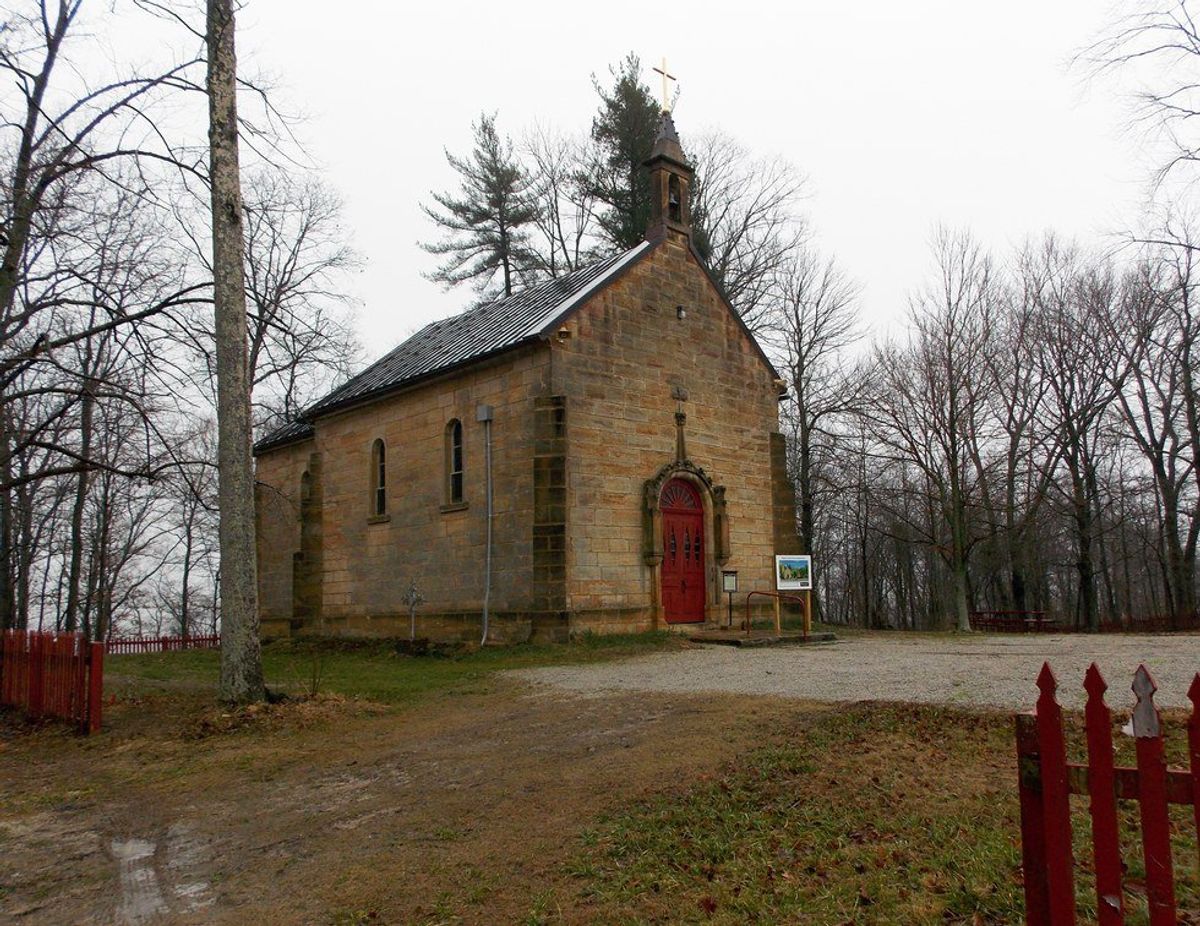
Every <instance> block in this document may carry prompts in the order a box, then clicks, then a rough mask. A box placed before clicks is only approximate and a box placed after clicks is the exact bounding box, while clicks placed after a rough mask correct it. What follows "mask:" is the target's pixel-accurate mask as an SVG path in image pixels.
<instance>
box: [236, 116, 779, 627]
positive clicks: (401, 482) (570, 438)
mask: <svg viewBox="0 0 1200 926" xmlns="http://www.w3.org/2000/svg"><path fill="white" fill-rule="evenodd" d="M646 168H647V170H648V171H649V172H650V177H651V188H652V196H653V198H652V217H651V221H650V225H649V228H648V230H647V233H646V238H645V240H644V241H643V242H642V243H640V244H639V245H638V246H637V247H635V248H632V249H631V250H628V251H625V252H624V253H621V254H615V255H613V256H611V257H608V258H605V259H603V260H600V261H598V262H597V263H595V264H593V265H591V266H588V267H585V268H583V269H580V270H577V271H575V272H574V273H571V274H568V275H566V276H562V277H559V278H557V279H553V280H549V281H547V282H545V283H541V284H539V285H536V286H532V287H530V288H528V289H526V290H524V291H521V292H518V293H515V294H514V295H512V296H510V297H508V298H505V299H501V300H498V301H496V302H493V303H490V304H488V305H484V306H482V307H479V308H476V309H472V310H470V311H467V312H464V313H463V314H461V315H456V316H454V317H452V318H448V319H445V320H443V321H438V322H434V323H432V324H430V325H428V326H426V327H425V328H424V329H422V330H421V331H419V332H417V333H416V334H415V335H413V336H412V337H411V338H409V339H408V340H407V341H405V342H404V343H403V344H401V345H400V346H399V347H397V348H395V349H394V350H393V351H392V352H391V353H389V354H387V355H386V356H384V357H383V358H382V359H381V360H379V361H378V362H376V363H375V364H373V365H372V366H370V367H368V368H367V369H366V370H364V371H363V372H362V373H360V374H358V375H357V376H354V377H353V378H351V379H350V380H349V381H348V382H346V383H345V384H343V385H342V386H340V387H339V388H337V389H335V390H334V391H333V392H331V393H329V394H328V395H327V396H325V397H324V398H323V399H321V400H320V401H318V402H316V403H315V404H314V405H312V406H311V407H310V408H309V409H307V410H306V411H305V412H304V414H303V415H302V416H301V417H300V418H298V419H297V420H296V421H294V422H292V423H291V424H289V425H287V426H285V427H283V428H281V429H280V430H278V431H276V432H275V433H273V434H270V435H268V436H267V437H266V438H264V439H263V440H261V441H260V442H259V443H258V444H257V445H256V446H255V456H256V464H257V482H258V487H257V530H258V581H259V604H260V609H261V618H262V632H263V635H264V636H267V637H279V636H288V635H306V634H312V635H344V636H407V635H408V634H409V632H410V608H409V605H410V601H411V599H410V597H409V594H408V592H409V589H410V587H412V586H413V585H415V587H416V590H417V591H418V592H419V604H417V606H416V608H415V614H416V632H417V635H418V636H422V637H432V638H435V639H436V638H442V639H445V638H463V639H479V638H480V634H481V630H482V627H483V625H484V621H485V620H486V621H487V628H488V638H489V639H492V640H521V639H528V638H531V637H533V638H539V639H565V638H566V637H567V636H568V635H570V634H574V633H578V632H582V631H589V630H590V631H596V632H601V633H605V632H632V631H640V630H646V629H650V628H664V627H672V626H675V625H696V624H703V623H705V622H707V623H709V624H716V623H724V621H725V618H726V611H725V602H726V598H725V597H724V596H723V594H722V592H721V570H722V569H736V570H738V573H739V586H740V592H739V596H738V605H739V608H741V607H742V606H743V605H742V602H744V600H745V597H744V595H745V593H746V592H748V591H754V590H760V591H770V590H772V589H773V588H774V584H773V565H774V555H775V554H776V553H796V552H800V550H799V540H798V537H797V535H796V528H795V525H796V518H795V508H794V495H793V489H792V485H791V483H790V482H789V480H788V476H787V471H786V464H785V452H784V439H783V435H782V434H781V433H780V432H779V421H778V401H779V399H780V395H781V389H782V388H783V382H782V381H781V380H780V378H779V376H778V374H777V373H776V371H775V370H774V368H773V367H772V366H771V362H770V361H769V360H768V359H767V356H766V355H765V354H764V353H763V350H762V348H761V347H760V346H759V345H758V343H757V342H756V341H755V339H754V337H753V336H752V335H751V333H750V331H749V330H748V329H747V328H746V326H745V325H744V324H743V323H742V321H741V319H740V318H739V316H738V313H737V312H736V311H735V310H734V307H733V306H731V305H730V304H729V302H728V301H727V300H726V298H725V297H724V296H723V295H722V293H721V290H720V288H719V287H718V285H717V284H716V282H715V281H714V279H713V278H712V277H711V276H710V274H709V273H708V271H707V270H706V269H705V266H704V263H703V261H702V260H701V258H700V257H699V256H698V254H697V252H696V249H695V247H694V246H693V242H692V235H691V227H690V215H689V200H688V189H689V186H690V184H691V181H692V176H693V172H692V168H691V167H690V166H689V164H688V161H687V159H686V157H685V155H684V152H683V149H682V147H681V146H680V143H679V138H678V136H677V134H676V130H675V126H674V123H673V120H672V117H671V115H670V113H669V112H664V113H663V115H662V123H661V127H660V130H659V134H658V138H657V140H656V142H655V145H654V148H653V151H652V153H651V156H650V158H649V159H648V160H647V161H646ZM761 600H763V601H767V599H761ZM767 606H768V607H769V606H770V605H767Z"/></svg>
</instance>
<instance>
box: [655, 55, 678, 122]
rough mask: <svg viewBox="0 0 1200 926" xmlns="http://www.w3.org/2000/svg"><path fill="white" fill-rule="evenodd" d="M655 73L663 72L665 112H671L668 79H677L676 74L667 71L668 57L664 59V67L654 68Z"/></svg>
mask: <svg viewBox="0 0 1200 926" xmlns="http://www.w3.org/2000/svg"><path fill="white" fill-rule="evenodd" d="M654 73H655V74H661V75H662V82H663V112H664V113H669V112H670V111H671V97H670V89H669V86H668V84H667V81H668V80H674V79H675V75H674V74H668V73H667V59H666V58H663V59H662V67H661V68H655V69H654Z"/></svg>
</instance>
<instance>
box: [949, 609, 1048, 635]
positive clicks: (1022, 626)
mask: <svg viewBox="0 0 1200 926" xmlns="http://www.w3.org/2000/svg"><path fill="white" fill-rule="evenodd" d="M970 618H971V629H972V630H989V631H992V632H993V633H1050V632H1053V631H1055V630H1057V629H1058V621H1056V620H1054V619H1053V618H1051V617H1048V616H1047V615H1046V612H1045V611H972V612H971V614H970Z"/></svg>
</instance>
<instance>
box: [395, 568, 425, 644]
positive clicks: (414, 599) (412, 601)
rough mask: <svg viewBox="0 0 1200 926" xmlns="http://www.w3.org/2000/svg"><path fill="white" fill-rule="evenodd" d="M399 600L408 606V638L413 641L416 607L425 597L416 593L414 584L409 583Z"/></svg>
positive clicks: (415, 636)
mask: <svg viewBox="0 0 1200 926" xmlns="http://www.w3.org/2000/svg"><path fill="white" fill-rule="evenodd" d="M400 600H401V601H403V602H404V603H405V604H406V605H408V638H409V640H415V639H416V638H417V605H419V604H423V603H424V601H425V596H424V595H422V594H421V593H420V592H419V591H417V583H416V582H410V583H409V586H408V591H406V592H405V593H404V597H403V598H402V599H400Z"/></svg>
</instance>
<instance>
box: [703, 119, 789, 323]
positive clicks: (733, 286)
mask: <svg viewBox="0 0 1200 926" xmlns="http://www.w3.org/2000/svg"><path fill="white" fill-rule="evenodd" d="M688 150H689V152H690V154H691V157H692V158H693V160H694V162H695V167H696V187H695V189H694V190H693V191H692V225H693V235H694V237H695V239H696V243H697V250H699V252H700V255H701V256H702V257H703V258H704V260H705V262H706V263H707V265H708V267H709V269H710V270H711V271H712V273H713V276H714V277H716V279H717V281H718V282H719V283H720V285H721V288H722V289H723V290H724V291H725V295H726V296H727V297H728V299H729V301H730V302H731V303H732V304H733V306H734V308H736V309H737V311H738V314H740V315H741V316H742V320H743V321H744V322H745V323H746V325H747V326H748V327H749V328H750V329H751V330H752V331H757V330H759V329H760V328H761V327H763V325H764V324H766V318H767V316H768V314H769V304H770V302H771V290H772V287H773V286H774V285H775V283H776V281H777V280H778V279H779V277H780V275H781V274H785V273H787V272H788V271H789V268H790V267H791V265H792V264H793V263H794V256H793V255H795V254H796V253H798V252H800V251H801V250H802V245H803V244H804V241H805V238H806V235H807V230H806V227H805V225H804V222H803V221H802V220H801V218H800V215H799V208H798V207H799V200H800V196H801V193H802V192H803V186H804V184H803V180H802V179H801V177H800V176H799V175H798V174H797V172H796V169H795V168H794V167H793V166H792V165H791V164H789V163H788V162H787V161H785V160H783V159H782V158H755V157H752V156H751V155H750V153H749V152H748V151H746V149H745V148H744V147H742V145H740V144H739V143H738V142H736V141H734V140H733V139H732V138H730V137H729V136H727V135H723V134H721V133H711V134H708V135H702V136H699V137H698V138H697V139H695V140H692V141H689V142H688Z"/></svg>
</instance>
